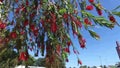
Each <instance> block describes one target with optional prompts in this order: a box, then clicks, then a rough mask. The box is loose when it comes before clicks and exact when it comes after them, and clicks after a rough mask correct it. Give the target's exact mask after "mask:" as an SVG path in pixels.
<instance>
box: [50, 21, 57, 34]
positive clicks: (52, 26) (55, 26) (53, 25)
mask: <svg viewBox="0 0 120 68" xmlns="http://www.w3.org/2000/svg"><path fill="white" fill-rule="evenodd" d="M51 31H52V32H53V33H55V32H56V31H57V24H56V23H52V24H51Z"/></svg>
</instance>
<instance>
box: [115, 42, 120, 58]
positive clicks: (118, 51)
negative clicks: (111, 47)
mask: <svg viewBox="0 0 120 68" xmlns="http://www.w3.org/2000/svg"><path fill="white" fill-rule="evenodd" d="M116 45H117V47H116V50H117V53H118V56H119V59H120V44H119V42H118V41H116Z"/></svg>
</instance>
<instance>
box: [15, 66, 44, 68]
mask: <svg viewBox="0 0 120 68" xmlns="http://www.w3.org/2000/svg"><path fill="white" fill-rule="evenodd" d="M15 68H25V66H23V65H19V66H16V67H15ZM28 68H45V67H37V66H28Z"/></svg>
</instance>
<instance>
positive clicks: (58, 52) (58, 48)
mask: <svg viewBox="0 0 120 68" xmlns="http://www.w3.org/2000/svg"><path fill="white" fill-rule="evenodd" d="M60 51H61V46H60V45H57V46H56V52H57V54H58V55H59V56H60Z"/></svg>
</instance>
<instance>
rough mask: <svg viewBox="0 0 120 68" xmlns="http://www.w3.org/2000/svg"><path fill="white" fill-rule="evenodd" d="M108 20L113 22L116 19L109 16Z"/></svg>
mask: <svg viewBox="0 0 120 68" xmlns="http://www.w3.org/2000/svg"><path fill="white" fill-rule="evenodd" d="M109 20H110V21H111V22H112V23H115V22H116V20H115V18H114V16H112V15H111V16H109Z"/></svg>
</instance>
